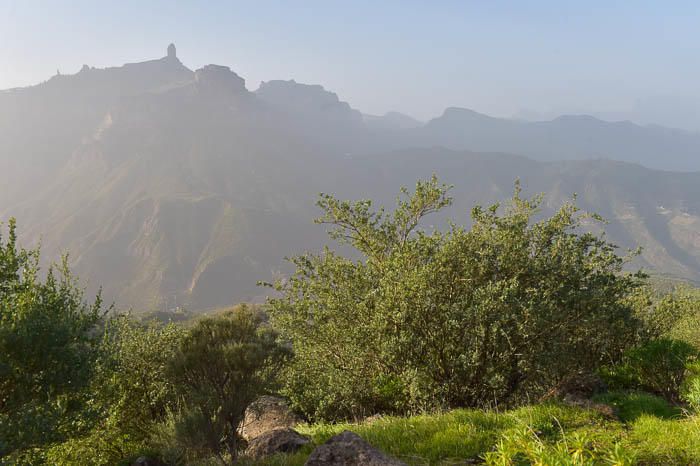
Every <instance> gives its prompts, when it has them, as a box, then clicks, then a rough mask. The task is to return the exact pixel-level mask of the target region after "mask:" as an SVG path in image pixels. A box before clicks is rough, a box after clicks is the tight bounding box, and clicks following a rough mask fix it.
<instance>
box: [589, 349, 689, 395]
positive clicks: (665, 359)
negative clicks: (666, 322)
mask: <svg viewBox="0 0 700 466" xmlns="http://www.w3.org/2000/svg"><path fill="white" fill-rule="evenodd" d="M697 356H698V351H697V350H696V349H695V348H694V347H693V346H692V345H690V344H689V343H686V342H684V341H680V340H671V339H668V338H660V339H658V340H652V341H649V342H647V343H644V344H642V345H641V346H638V347H636V348H634V349H632V350H630V351H628V352H627V353H626V354H625V356H624V358H623V362H622V363H620V364H618V365H616V366H613V367H612V368H607V369H604V370H603V371H602V375H603V377H604V378H605V379H606V381H607V382H608V384H609V385H610V386H611V388H616V389H638V390H644V391H648V392H651V393H655V394H657V395H660V396H662V397H664V398H665V399H667V400H669V401H673V402H675V401H678V400H679V391H680V388H681V383H682V382H683V379H684V378H685V375H686V366H687V365H688V364H689V363H691V362H693V361H695V360H696V358H697Z"/></svg>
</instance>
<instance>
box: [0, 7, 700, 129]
mask: <svg viewBox="0 0 700 466" xmlns="http://www.w3.org/2000/svg"><path fill="white" fill-rule="evenodd" d="M170 42H175V43H176V45H177V48H178V56H179V57H180V59H181V60H182V61H183V63H184V64H185V65H187V66H188V67H190V68H191V69H196V68H199V67H201V66H203V65H205V64H208V63H216V64H221V65H228V66H230V67H231V68H232V69H233V70H234V71H236V72H237V73H238V74H240V75H241V76H242V77H244V78H245V79H246V81H247V86H248V88H249V89H251V90H252V89H255V88H257V86H258V84H259V82H260V81H262V80H270V79H292V78H293V79H296V80H297V81H299V82H305V83H318V84H322V85H324V87H326V88H327V89H330V90H332V91H334V92H336V93H338V95H339V96H340V97H341V98H342V99H343V100H346V101H348V102H350V103H351V105H352V106H353V107H355V108H357V109H359V110H361V111H363V112H365V113H374V114H381V113H384V112H386V111H390V110H396V111H401V112H404V113H408V114H410V115H413V116H415V117H418V118H422V119H427V118H430V117H432V116H436V115H439V114H440V113H442V111H443V109H444V108H445V107H448V106H462V107H467V108H472V109H475V110H477V111H481V112H485V113H489V114H493V115H498V116H509V115H512V114H513V113H515V112H518V111H519V110H522V109H529V110H533V111H536V112H551V111H557V110H559V109H562V110H567V109H585V110H589V111H598V112H608V111H617V110H621V109H624V108H626V107H629V106H630V105H631V104H632V102H634V101H635V100H636V99H640V98H641V99H644V98H649V97H656V96H673V97H674V98H681V99H684V98H686V97H687V98H689V99H700V86H699V85H698V83H700V2H697V1H656V2H648V1H642V0H638V1H612V0H606V1H598V0H590V1H579V2H572V1H566V0H547V1H545V0H540V1H537V0H532V1H511V2H508V1H499V0H490V1H489V0H484V1H467V0H462V1H447V0H445V1H439V0H434V1H428V0H425V1H412V0H401V1H399V0H396V1H394V0H374V1H364V0H353V1H350V0H348V1H334V0H325V1H320V0H305V1H301V0H299V1H294V0H280V1H265V0H255V1H252V0H248V1H245V2H238V1H209V2H204V1H200V2H195V1H188V2H185V1H182V2H176V1H172V0H171V1H160V0H158V1H147V0H141V1H135V0H120V1H111V2H106V1H98V0H91V1H86V0H73V1H53V0H44V1H41V2H39V1H33V0H0V89H5V88H10V87H16V86H24V85H29V84H35V83H38V82H41V81H43V80H45V79H47V78H49V77H50V76H52V75H53V74H55V73H56V69H60V70H61V72H62V73H75V72H77V71H78V70H79V69H80V67H81V66H82V65H83V63H85V64H88V65H91V66H97V67H105V66H113V65H119V64H123V63H125V62H134V61H142V60H146V59H151V58H158V57H161V56H163V55H165V48H166V46H167V45H168V43H170Z"/></svg>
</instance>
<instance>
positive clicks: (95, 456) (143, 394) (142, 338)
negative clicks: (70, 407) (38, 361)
mask: <svg viewBox="0 0 700 466" xmlns="http://www.w3.org/2000/svg"><path fill="white" fill-rule="evenodd" d="M183 336H184V331H183V329H181V328H180V327H177V326H175V325H172V324H171V325H165V326H155V325H142V324H139V323H137V322H136V321H134V320H132V319H131V317H130V316H128V315H119V316H115V317H113V318H111V319H110V320H108V321H107V323H106V326H105V331H104V335H103V338H102V342H101V345H100V357H99V359H98V361H97V368H96V371H95V376H94V378H93V381H92V383H91V386H90V387H89V392H90V393H91V399H90V407H91V410H92V411H93V413H94V414H93V417H94V418H95V421H94V423H93V427H92V429H91V430H90V432H89V433H87V434H86V435H82V436H77V435H76V436H74V438H72V439H70V440H69V441H67V442H64V443H62V444H59V445H55V446H53V447H52V448H51V449H49V450H48V453H47V462H48V463H51V464H76V463H79V462H80V461H81V459H84V458H86V457H89V458H90V461H91V464H94V465H96V466H99V465H112V464H115V463H117V462H119V461H120V460H123V459H124V458H127V457H129V456H136V455H137V453H138V452H142V451H144V450H146V449H148V448H149V446H150V444H151V435H152V432H153V430H154V429H155V426H156V425H157V423H159V422H162V421H164V420H165V419H166V417H167V414H168V413H169V412H170V411H172V410H175V409H177V406H178V396H179V394H178V391H177V387H176V386H175V384H174V383H173V382H172V381H171V380H170V379H169V377H168V374H167V372H166V369H167V367H168V364H169V362H170V360H171V359H172V358H173V357H174V355H175V352H176V351H177V349H178V346H179V343H180V341H181V340H182V337H183Z"/></svg>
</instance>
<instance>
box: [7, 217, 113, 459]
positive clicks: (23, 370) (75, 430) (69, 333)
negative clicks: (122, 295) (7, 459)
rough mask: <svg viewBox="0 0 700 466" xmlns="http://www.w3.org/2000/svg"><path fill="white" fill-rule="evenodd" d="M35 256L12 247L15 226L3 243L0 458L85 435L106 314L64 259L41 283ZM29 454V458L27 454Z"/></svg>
mask: <svg viewBox="0 0 700 466" xmlns="http://www.w3.org/2000/svg"><path fill="white" fill-rule="evenodd" d="M38 264H39V250H25V249H22V248H19V247H18V246H17V235H16V226H15V222H14V220H10V222H9V235H8V238H7V240H6V241H3V240H2V237H1V236H0V457H3V456H4V455H7V454H10V453H11V452H15V453H17V454H19V455H24V454H23V453H19V452H20V451H23V450H26V451H27V452H29V451H30V450H31V451H34V450H37V449H40V448H42V447H43V446H44V445H46V444H48V443H52V442H59V441H61V440H63V439H66V438H68V437H69V436H71V435H76V434H80V433H82V432H83V431H84V430H86V428H87V427H88V426H89V422H88V420H87V419H85V418H84V416H83V415H84V414H85V409H86V407H87V405H88V404H89V401H90V397H89V396H88V395H87V394H86V393H85V392H84V389H85V388H86V387H87V386H88V385H89V383H90V381H91V380H92V377H93V374H94V367H95V364H96V360H97V357H98V354H99V352H98V349H99V342H100V339H99V335H100V332H99V327H100V325H101V324H102V322H103V320H102V319H103V316H104V313H105V312H106V311H105V310H103V309H102V302H101V299H100V297H99V296H97V298H96V299H95V301H94V302H93V303H91V304H90V303H87V302H86V301H85V300H84V299H83V292H82V290H81V288H80V287H79V286H78V285H77V283H76V280H75V278H74V277H73V276H72V275H71V273H70V271H69V270H68V266H67V259H66V258H64V260H63V262H62V263H61V265H59V266H52V267H51V268H50V269H49V270H48V272H47V274H46V278H45V279H43V280H42V279H41V275H40V272H39V265H38ZM27 454H30V453H27Z"/></svg>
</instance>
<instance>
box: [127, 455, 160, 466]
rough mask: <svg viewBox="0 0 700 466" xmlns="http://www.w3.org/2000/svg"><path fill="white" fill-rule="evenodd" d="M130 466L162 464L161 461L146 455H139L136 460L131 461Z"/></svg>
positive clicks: (155, 465) (157, 465)
mask: <svg viewBox="0 0 700 466" xmlns="http://www.w3.org/2000/svg"><path fill="white" fill-rule="evenodd" d="M131 466H163V463H162V462H160V461H158V460H157V459H155V458H149V457H147V456H139V457H138V458H137V459H136V461H134V462H133V463H131Z"/></svg>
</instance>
